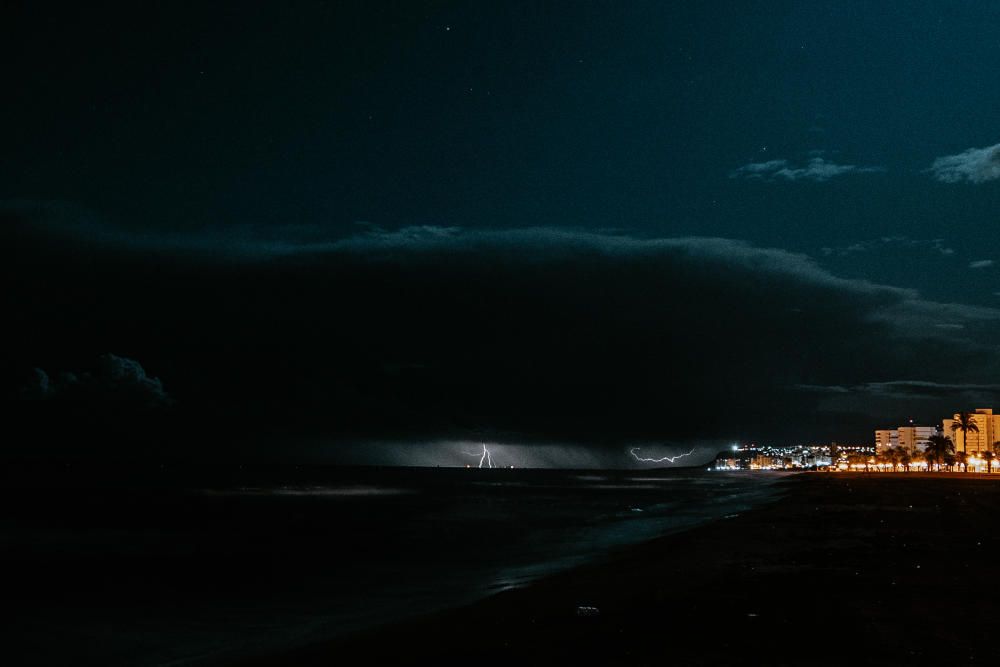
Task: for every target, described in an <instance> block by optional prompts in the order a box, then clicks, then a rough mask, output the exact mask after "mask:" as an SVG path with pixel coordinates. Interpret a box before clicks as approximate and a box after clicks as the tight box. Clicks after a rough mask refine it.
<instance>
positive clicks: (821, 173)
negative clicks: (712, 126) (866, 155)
mask: <svg viewBox="0 0 1000 667" xmlns="http://www.w3.org/2000/svg"><path fill="white" fill-rule="evenodd" d="M883 171H885V168H884V167H871V166H868V167H859V166H857V165H853V164H837V163H835V162H831V161H828V160H826V159H824V158H822V157H812V158H810V159H809V160H808V161H807V162H806V163H804V164H802V165H801V166H796V165H795V164H793V163H791V162H789V161H788V160H768V161H767V162H751V163H750V164H745V165H743V166H742V167H739V168H738V169H735V170H733V171H732V172H730V174H729V177H730V178H744V179H751V180H761V181H778V180H782V181H813V182H818V183H822V182H823V181H828V180H830V179H831V178H834V177H835V176H842V175H844V174H872V173H879V172H883Z"/></svg>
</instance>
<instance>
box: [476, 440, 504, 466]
mask: <svg viewBox="0 0 1000 667" xmlns="http://www.w3.org/2000/svg"><path fill="white" fill-rule="evenodd" d="M465 455H466V456H478V457H479V467H480V468H482V467H483V465H484V464H485V465H486V467H487V468H493V467H494V465H493V455H492V454H490V450H489V448H488V447H487V446H486V443H485V442H484V443H483V451H482V452H465ZM511 467H512V468H513V467H514V466H511Z"/></svg>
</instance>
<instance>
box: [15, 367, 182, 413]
mask: <svg viewBox="0 0 1000 667" xmlns="http://www.w3.org/2000/svg"><path fill="white" fill-rule="evenodd" d="M20 393H21V395H22V396H23V397H25V398H34V399H53V398H59V399H67V400H76V399H85V400H96V401H98V402H108V403H115V402H122V401H126V402H127V401H137V402H139V403H141V404H143V405H145V406H147V407H161V406H165V405H169V404H171V403H172V402H173V399H172V398H171V397H170V396H169V395H168V394H167V393H166V391H164V389H163V383H162V382H160V380H159V378H155V377H150V376H149V375H147V374H146V371H145V369H143V367H142V365H141V364H140V363H139V362H138V361H136V360H134V359H129V358H127V357H120V356H117V355H114V354H103V355H101V356H100V357H99V358H98V359H97V364H96V367H95V368H94V369H93V370H88V371H75V372H74V371H63V372H60V373H59V374H58V375H57V376H56V381H55V382H53V381H52V380H51V379H50V378H49V374H48V373H47V372H46V371H44V370H43V369H41V368H33V369H31V372H30V377H29V379H28V381H27V382H26V383H25V384H24V385H23V387H22V389H21V392H20Z"/></svg>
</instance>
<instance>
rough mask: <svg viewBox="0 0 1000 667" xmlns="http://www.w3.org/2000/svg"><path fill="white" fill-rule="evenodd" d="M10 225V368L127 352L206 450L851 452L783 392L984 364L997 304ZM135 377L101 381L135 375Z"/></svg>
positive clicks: (732, 250) (502, 251)
mask: <svg viewBox="0 0 1000 667" xmlns="http://www.w3.org/2000/svg"><path fill="white" fill-rule="evenodd" d="M6 229H7V230H8V231H10V230H18V233H19V237H18V238H19V246H18V247H19V252H18V253H10V252H8V255H9V258H8V259H9V261H8V263H7V265H6V268H7V270H9V271H15V272H18V271H20V272H23V275H28V274H29V273H30V272H33V274H36V275H37V274H38V273H39V272H42V273H44V274H45V275H47V276H48V277H47V278H46V280H45V282H44V283H41V284H36V285H34V286H32V288H31V291H30V298H29V297H23V298H21V297H19V296H18V294H19V293H18V291H17V289H18V288H17V285H16V283H15V282H12V284H15V290H14V291H13V292H12V295H13V297H14V301H15V303H14V305H13V306H12V308H13V310H14V312H15V314H16V317H15V318H14V319H13V320H12V321H15V322H19V323H20V325H19V326H17V327H14V328H13V329H12V330H13V331H14V333H15V335H16V337H17V339H18V341H19V353H18V358H23V359H31V360H34V361H32V365H37V366H41V367H43V368H47V367H50V366H54V364H47V363H43V360H44V359H45V358H46V354H47V353H48V350H50V349H51V348H53V347H55V346H57V345H59V344H60V341H67V340H68V341H70V342H71V343H72V347H73V348H74V349H79V350H81V353H82V352H83V351H86V350H88V349H93V348H95V347H97V348H104V349H107V348H108V347H112V346H114V345H117V344H121V343H116V341H124V340H126V339H127V340H128V349H130V350H133V351H134V352H135V356H136V357H137V358H141V359H143V360H144V362H145V361H146V360H149V363H151V364H152V365H153V366H154V367H156V368H158V369H162V371H161V372H160V373H158V374H159V375H162V376H163V377H164V379H165V380H166V381H167V382H168V383H169V385H170V386H171V387H172V393H173V395H174V396H176V398H177V399H178V415H179V417H178V418H181V417H183V418H185V419H189V420H190V422H189V423H188V426H187V427H185V429H184V433H185V434H186V435H185V437H186V438H193V437H199V434H203V433H206V432H211V433H220V432H222V433H226V434H229V435H233V434H236V435H238V436H239V437H236V438H235V439H234V438H232V437H230V438H216V439H215V441H214V442H216V443H217V442H229V441H232V442H234V443H236V442H239V443H245V442H247V439H248V438H250V437H251V436H250V434H252V437H253V438H258V437H259V438H264V437H265V436H266V434H267V433H280V434H282V436H283V437H284V438H285V440H284V441H285V442H288V441H289V439H291V438H294V437H296V436H301V437H302V438H303V440H305V439H307V438H308V439H310V441H311V442H316V441H317V439H319V441H322V440H324V439H328V440H330V439H332V440H337V439H341V440H351V439H355V438H359V437H364V438H369V437H370V438H385V439H387V440H390V441H393V440H395V439H397V438H399V437H401V436H407V437H417V436H423V437H426V438H428V439H433V438H439V439H442V438H443V439H448V440H452V441H454V440H462V439H468V440H469V441H476V440H478V439H480V438H483V439H488V438H494V440H493V441H503V442H508V443H515V442H530V441H536V442H546V443H557V442H589V443H595V444H597V443H605V444H609V445H614V446H615V447H619V448H620V446H621V445H622V444H636V443H651V442H656V441H658V440H659V441H667V440H669V441H673V442H692V443H697V442H706V443H710V442H721V441H723V439H727V440H729V439H737V438H758V439H759V438H774V439H776V440H783V439H796V438H808V439H822V438H837V439H841V440H844V439H850V438H852V437H859V438H860V437H865V438H867V433H868V431H869V430H870V428H871V427H872V422H873V420H876V419H879V418H880V415H881V411H882V408H883V404H882V403H880V401H882V400H883V399H882V398H880V397H878V396H873V397H871V400H867V401H864V402H858V403H857V404H850V405H848V406H845V407H844V409H842V410H829V409H825V410H819V408H821V407H823V408H825V407H826V405H827V404H826V401H827V397H826V396H823V395H821V394H818V393H817V392H816V391H812V390H808V389H805V388H803V387H802V385H811V386H838V387H857V386H864V385H867V384H870V383H878V382H891V381H894V379H895V378H899V377H920V378H924V379H926V381H928V382H937V383H941V384H949V383H963V382H969V383H981V384H987V383H988V382H989V380H990V377H991V376H992V374H994V373H995V372H996V371H997V368H996V367H995V366H996V364H995V363H993V362H991V361H990V357H989V356H988V355H984V351H988V350H990V349H993V348H992V347H991V346H994V345H995V343H996V339H997V335H996V333H995V332H996V331H997V330H998V329H1000V327H998V326H997V324H998V321H1000V311H998V310H995V309H990V308H982V307H973V306H968V305H964V304H960V303H941V302H936V301H932V300H928V299H925V298H923V297H922V296H921V295H920V294H919V293H918V292H916V291H915V290H911V289H905V288H900V287H894V286H888V285H881V284H876V283H872V282H869V281H865V280H858V279H846V278H843V277H840V276H838V275H836V274H834V273H831V272H830V271H828V270H826V269H824V268H823V267H822V266H820V265H819V264H818V263H817V262H816V261H814V260H813V259H812V258H810V257H808V256H806V255H803V254H800V253H792V252H788V251H785V250H782V249H779V248H763V247H758V246H755V245H753V244H750V243H746V242H742V241H738V240H732V239H722V238H700V237H683V238H640V237H636V236H630V235H626V234H622V233H617V234H612V233H592V232H582V231H572V230H566V229H545V228H541V229H539V228H534V229H510V230H493V231H482V230H480V231H474V230H467V229H462V228H458V227H436V226H411V227H404V228H400V229H396V230H387V229H381V228H378V227H376V226H372V225H364V226H360V227H359V230H360V231H359V232H358V233H356V234H353V235H349V236H346V237H344V236H342V237H339V238H338V237H335V236H334V235H333V234H332V233H330V232H329V231H328V230H325V229H323V228H294V227H289V228H287V229H286V230H285V231H286V232H287V234H286V235H285V236H284V237H281V235H280V234H278V233H276V232H275V231H274V230H271V231H270V232H268V233H267V234H261V233H259V232H258V231H257V230H254V229H253V228H232V229H224V228H220V229H217V230H213V231H212V232H211V233H207V234H188V235H173V236H171V237H168V238H165V239H164V238H157V237H154V236H150V235H130V234H128V233H126V232H123V231H121V230H116V231H110V230H108V229H99V228H95V226H94V224H93V223H92V222H90V221H88V222H87V223H86V224H84V225H83V226H82V227H80V228H79V229H70V228H69V227H67V226H65V225H61V226H60V227H59V230H61V231H60V232H59V234H58V239H57V238H54V237H55V236H56V234H55V230H56V227H53V226H51V225H45V224H43V223H40V222H39V221H38V220H26V219H25V218H24V217H23V216H21V217H19V218H18V220H16V221H14V222H13V223H12V224H10V225H8V226H7V227H6ZM35 232H42V233H41V235H37V234H36V235H33V234H34V233H35ZM95 239H97V240H95ZM6 247H7V248H8V249H9V248H11V247H12V246H11V245H10V244H7V245H6ZM83 250H86V252H84V251H83ZM123 276H124V277H126V278H127V279H125V280H123ZM106 295H113V296H114V297H115V300H109V299H106V298H104V297H105V296H106ZM39 303H43V304H45V307H44V308H39V307H36V305H37V304H39ZM117 303H128V304H129V308H128V309H127V311H123V310H122V309H120V308H118V307H117V305H115V304H117ZM54 313H57V314H58V318H56V316H55V315H54ZM54 318H55V319H54ZM56 321H58V322H59V323H61V325H60V326H61V328H60V331H59V332H58V334H57V333H55V327H54V322H56ZM123 332H125V334H123ZM126 334H127V335H126ZM62 344H63V345H65V343H62ZM8 365H10V362H9V361H8ZM134 370H135V369H134V368H132V367H124V366H123V367H121V368H119V371H120V374H121V375H123V376H124V377H131V378H132V379H136V380H139V381H140V382H141V381H142V378H143V377H145V374H139V373H138V372H132V371H134ZM147 379H148V378H147ZM885 400H889V399H885ZM895 400H896V399H895V398H892V399H891V400H889V402H888V403H886V404H887V405H890V406H895V403H893V402H892V401H895ZM213 446H215V447H218V446H221V445H218V444H214V445H213ZM234 446H235V445H234ZM244 448H249V445H244ZM324 451H325V450H324Z"/></svg>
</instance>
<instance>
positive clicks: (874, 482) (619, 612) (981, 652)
mask: <svg viewBox="0 0 1000 667" xmlns="http://www.w3.org/2000/svg"><path fill="white" fill-rule="evenodd" d="M782 484H783V485H784V488H785V491H786V495H785V497H784V498H783V499H782V500H780V501H778V502H777V503H775V504H772V505H769V506H766V507H762V508H759V509H756V510H753V511H751V512H748V513H746V514H744V515H741V516H738V517H734V518H730V519H726V520H721V521H718V522H716V523H713V524H710V525H707V526H703V527H700V528H697V529H694V530H691V531H688V532H685V533H681V534H678V535H674V536H670V537H665V538H662V539H659V540H656V541H654V542H651V543H648V544H645V545H642V546H640V547H636V548H632V549H629V550H627V551H624V552H621V553H618V554H616V555H614V556H613V557H612V558H611V560H610V561H609V562H606V563H603V564H600V565H594V566H590V567H584V568H580V569H577V570H574V571H572V572H568V573H565V574H561V575H557V576H553V577H551V578H549V579H546V580H544V581H541V582H538V583H536V584H533V585H531V586H529V587H527V588H524V589H520V590H514V591H509V592H506V593H502V594H500V595H497V596H495V597H493V598H490V599H488V600H484V601H482V602H480V603H478V604H475V605H472V606H471V607H466V608H463V609H457V610H453V611H449V612H445V613H441V614H436V615H434V616H429V617H426V618H422V619H419V620H416V621H412V622H409V623H404V624H400V625H396V626H390V627H386V628H381V629H378V630H372V631H369V632H366V633H363V634H361V635H357V636H354V637H351V638H348V639H343V640H339V641H336V642H331V643H329V644H324V645H320V646H313V647H309V648H307V649H303V650H300V651H297V652H294V653H288V654H284V655H280V656H273V657H271V658H267V659H262V660H258V661H254V662H251V663H248V664H251V665H260V666H263V665H267V666H274V665H343V664H368V665H401V664H423V665H459V664H461V665H475V666H480V665H484V664H490V665H508V666H509V665H515V666H517V665H526V664H532V665H533V664H545V665H573V664H604V665H616V664H629V665H632V664H640V665H647V664H648V665H669V664H673V665H718V664H745V665H762V664H763V665H781V664H809V665H843V664H845V663H863V664H899V665H902V664H942V665H953V664H965V663H973V664H998V663H1000V605H998V604H997V602H998V601H1000V576H998V575H997V574H996V572H997V571H998V565H997V563H998V559H1000V539H998V535H1000V533H998V531H997V527H998V523H1000V520H998V519H1000V476H994V478H992V479H986V478H984V477H981V476H977V475H964V474H950V475H946V474H939V475H925V474H909V475H904V474H898V475H896V474H872V475H866V474H860V473H858V474H853V473H837V474H829V473H805V474H802V475H797V476H795V477H792V478H790V479H789V480H787V481H785V482H783V483H782ZM400 557H405V554H400ZM580 605H587V606H593V607H597V608H599V610H600V614H599V616H597V617H581V616H578V615H577V613H576V608H577V607H578V606H580Z"/></svg>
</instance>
